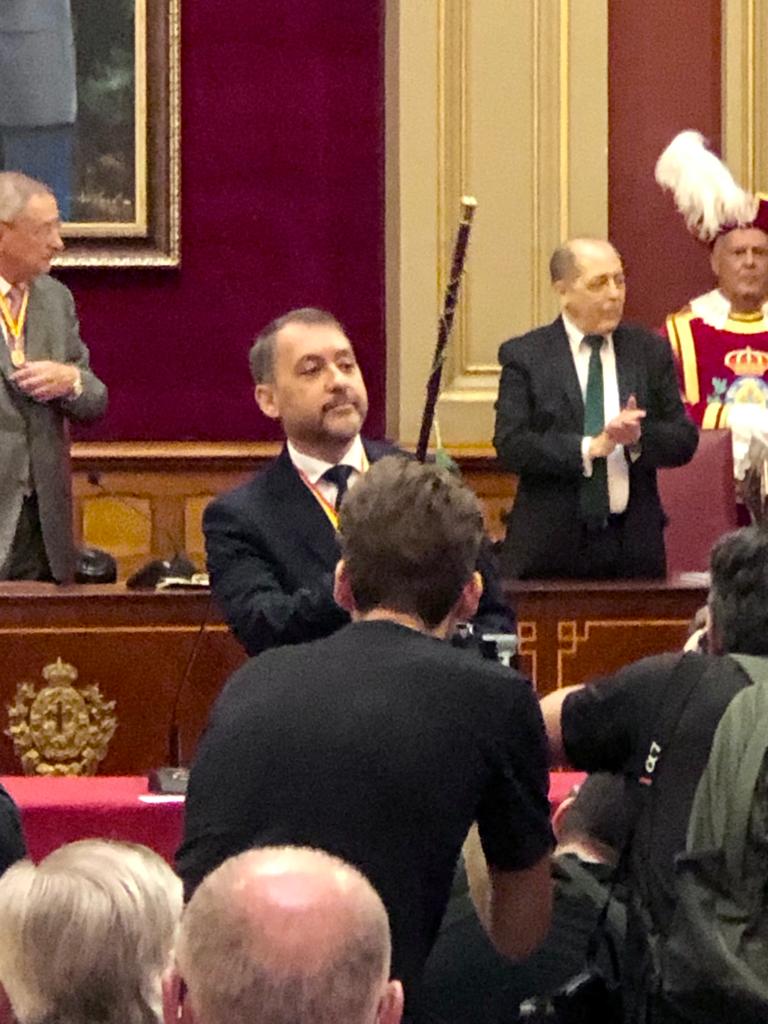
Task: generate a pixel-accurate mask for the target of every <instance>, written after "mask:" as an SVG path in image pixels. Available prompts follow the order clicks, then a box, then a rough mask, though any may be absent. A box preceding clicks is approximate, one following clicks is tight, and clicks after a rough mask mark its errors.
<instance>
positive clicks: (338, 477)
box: [323, 466, 354, 512]
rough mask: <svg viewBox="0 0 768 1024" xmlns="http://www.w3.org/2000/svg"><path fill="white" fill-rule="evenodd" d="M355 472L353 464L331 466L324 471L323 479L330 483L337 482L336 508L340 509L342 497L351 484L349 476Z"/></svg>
mask: <svg viewBox="0 0 768 1024" xmlns="http://www.w3.org/2000/svg"><path fill="white" fill-rule="evenodd" d="M353 473H354V469H353V468H352V467H351V466H331V468H330V469H326V471H325V472H324V473H323V480H327V481H328V483H331V484H336V488H337V490H336V502H335V504H334V508H335V509H336V511H337V512H338V511H339V507H340V505H341V502H342V499H343V497H344V495H345V494H346V493H347V487H348V486H349V478H350V477H351V476H352V474H353Z"/></svg>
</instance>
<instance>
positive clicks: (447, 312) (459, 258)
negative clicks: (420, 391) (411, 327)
mask: <svg viewBox="0 0 768 1024" xmlns="http://www.w3.org/2000/svg"><path fill="white" fill-rule="evenodd" d="M476 209H477V200H476V199H475V198H474V196H462V197H461V221H460V222H459V230H458V231H457V232H456V241H455V242H454V245H453V260H452V261H451V276H450V278H449V279H448V285H447V287H446V289H445V299H444V301H443V312H442V316H441V317H440V320H439V322H438V325H437V345H436V346H435V357H434V359H433V360H432V369H431V370H430V373H429V380H428V381H427V399H426V402H425V404H424V413H423V415H422V418H421V431H420V432H419V443H418V446H417V448H416V458H417V459H418V460H419V462H424V460H425V458H426V456H427V448H428V447H429V437H430V434H431V433H432V425H433V423H434V419H435V407H436V405H437V399H438V396H439V395H440V380H441V378H442V375H443V363H444V362H445V353H446V348H447V346H448V338H449V337H450V334H451V328H452V327H453V315H454V313H455V312H456V303H457V302H458V299H459V286H460V284H461V275H462V274H463V273H464V260H465V259H466V256H467V244H468V242H469V232H470V230H471V228H472V218H473V217H474V215H475V210H476Z"/></svg>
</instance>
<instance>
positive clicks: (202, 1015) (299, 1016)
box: [176, 847, 391, 1024]
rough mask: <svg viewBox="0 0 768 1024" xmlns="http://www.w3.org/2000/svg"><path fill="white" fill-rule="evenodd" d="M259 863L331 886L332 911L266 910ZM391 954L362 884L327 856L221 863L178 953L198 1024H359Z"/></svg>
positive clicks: (263, 856) (378, 911)
mask: <svg viewBox="0 0 768 1024" xmlns="http://www.w3.org/2000/svg"><path fill="white" fill-rule="evenodd" d="M262 863H264V864H267V865H268V866H269V867H270V868H274V871H281V870H289V871H290V869H291V868H292V867H295V869H296V870H297V871H299V872H303V871H305V870H306V871H308V872H309V873H310V874H312V875H318V876H320V875H324V877H325V878H328V879H331V882H330V884H329V890H330V891H331V892H332V894H333V902H332V905H330V906H329V905H326V904H325V903H318V904H316V905H311V906H310V907H309V908H307V907H304V908H303V909H302V910H301V911H294V912H293V913H292V914H291V913H289V912H288V911H285V910H283V909H282V908H281V907H280V906H279V905H278V906H275V905H274V904H270V903H269V898H268V897H267V896H265V895H264V894H263V893H261V892H260V891H259V889H258V881H259V880H260V877H262V876H260V875H259V872H258V867H259V865H260V864H262ZM270 874H271V873H270ZM263 877H268V876H263ZM254 881H256V887H255V888H254V884H253V883H254ZM390 953H391V946H390V934H389V922H388V918H387V913H386V910H385V909H384V905H383V903H382V902H381V899H380V897H379V896H378V894H377V893H376V892H375V890H374V889H373V887H372V886H371V884H370V882H368V880H367V879H366V878H365V877H364V876H363V875H361V874H360V872H359V871H357V870H356V869H355V868H353V867H351V866H350V865H348V864H345V863H344V862H343V861H341V860H339V859H338V858H337V857H333V856H331V855H330V854H328V853H325V852H323V851H320V850H311V849H306V848H291V847H272V848H270V847H265V848H263V849H260V850H250V851H248V852H246V853H243V854H240V855H239V856H237V857H232V858H230V859H229V860H228V861H225V862H224V863H223V864H222V865H221V866H220V867H219V868H217V869H216V870H215V871H214V872H213V873H212V874H210V875H209V876H208V877H207V878H206V879H205V880H204V881H203V883H202V884H201V886H200V887H199V888H198V889H197V891H196V892H195V894H194V896H193V897H192V899H191V901H190V902H189V904H188V905H187V908H186V910H185V911H184V915H183V917H182V922H181V926H180V929H179V938H178V942H177V945H176V960H177V965H178V970H179V973H180V974H181V976H182V977H183V979H184V981H185V983H186V985H187V989H188V998H189V999H190V1002H191V1006H192V1009H193V1011H195V1013H196V1014H197V1015H198V1016H199V1019H200V1020H202V1021H205V1024H252V1022H253V1021H254V1020H255V1019H258V1020H264V1021H269V1022H270V1024H339V1022H340V1021H344V1022H345V1024H365V1022H367V1021H370V1020H373V1018H374V1015H375V1012H376V1007H377V1006H378V1003H379V1000H380V998H381V994H382V990H383V988H384V986H385V985H386V983H387V979H388V977H389V968H390Z"/></svg>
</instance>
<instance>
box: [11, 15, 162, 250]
mask: <svg viewBox="0 0 768 1024" xmlns="http://www.w3.org/2000/svg"><path fill="white" fill-rule="evenodd" d="M180 4H181V0H2V3H1V4H0V163H2V167H3V168H4V169H7V170H20V171H24V172H25V173H27V174H30V175H32V176H33V177H36V178H39V179H41V180H43V181H45V182H46V183H47V184H48V185H49V186H50V187H51V189H52V190H53V192H54V193H55V195H56V198H57V200H58V203H59V209H60V212H61V215H62V221H63V228H62V234H63V236H64V240H65V242H66V251H65V252H64V253H63V254H62V255H61V256H60V257H59V258H58V259H57V260H56V265H58V266H78V267H91V266H93V267H100V266H101V267H120V266H122V267H174V266H178V264H179V258H180V198H181V197H180V167H179V132H180V83H179V39H180Z"/></svg>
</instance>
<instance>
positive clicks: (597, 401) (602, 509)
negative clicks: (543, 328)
mask: <svg viewBox="0 0 768 1024" xmlns="http://www.w3.org/2000/svg"><path fill="white" fill-rule="evenodd" d="M604 341H605V338H604V337H603V336H602V334H587V335H586V336H585V337H584V344H585V345H589V347H590V349H591V350H592V351H591V352H590V354H589V370H588V373H587V392H586V395H585V396H584V437H595V436H596V435H597V434H599V433H600V432H601V431H602V429H603V427H604V426H605V404H604V403H605V397H604V393H603V363H602V360H601V359H600V349H601V348H602V345H603V342H604ZM609 512H610V504H609V501H608V463H607V462H606V460H605V459H604V458H600V459H593V460H592V476H590V477H586V478H585V479H584V480H583V481H582V484H581V513H582V516H583V518H584V519H585V520H586V521H587V522H588V523H590V524H592V525H596V524H600V523H604V522H605V520H606V519H607V518H608V513H609Z"/></svg>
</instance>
